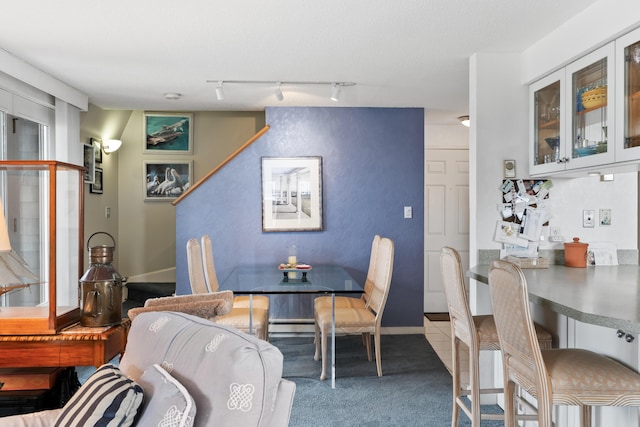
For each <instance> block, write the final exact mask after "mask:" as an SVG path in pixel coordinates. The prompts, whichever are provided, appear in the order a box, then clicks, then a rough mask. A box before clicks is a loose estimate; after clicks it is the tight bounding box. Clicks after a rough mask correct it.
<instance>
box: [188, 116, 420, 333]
mask: <svg viewBox="0 0 640 427" xmlns="http://www.w3.org/2000/svg"><path fill="white" fill-rule="evenodd" d="M266 123H267V124H268V125H269V126H270V129H269V131H268V132H267V133H266V134H265V135H263V136H262V137H261V138H260V139H258V140H257V141H256V142H254V143H253V144H252V145H251V146H249V147H248V148H247V149H246V150H244V151H243V152H242V153H240V154H239V155H238V156H237V157H236V158H235V159H233V160H232V161H231V162H229V163H228V164H227V165H226V166H224V167H223V168H222V169H220V170H219V171H218V172H217V173H216V174H215V175H213V176H212V177H211V178H210V179H209V180H207V181H206V182H204V183H203V184H202V185H201V186H200V187H199V188H198V189H197V190H196V191H194V192H193V193H191V194H190V195H189V196H187V197H186V198H185V199H183V200H182V201H181V202H180V203H179V204H178V205H177V207H176V208H177V212H176V234H177V236H176V248H177V249H176V252H177V253H176V276H177V284H176V291H177V293H178V294H189V293H191V290H190V287H189V277H188V272H187V259H186V250H185V247H186V242H187V240H189V239H190V238H192V237H200V236H201V235H202V234H204V233H208V234H210V235H211V237H212V239H213V246H214V253H215V263H216V270H217V274H218V278H219V279H220V281H222V280H223V279H224V278H225V277H226V276H227V275H228V274H229V272H230V271H231V269H233V267H234V266H235V265H237V264H252V263H256V264H273V265H274V268H276V266H277V265H278V264H279V263H281V262H285V261H286V259H287V256H288V248H289V246H290V245H291V244H292V243H295V244H296V246H297V247H298V260H299V261H301V262H306V263H310V264H322V263H337V264H341V265H343V266H345V267H346V268H347V269H348V270H349V272H350V273H351V274H352V275H353V276H354V278H355V279H356V280H358V281H359V282H360V283H361V284H363V283H364V278H365V277H366V272H367V268H368V263H369V255H370V249H371V241H372V239H373V236H374V235H375V234H380V235H382V236H385V237H390V238H391V239H393V240H394V242H395V263H394V271H393V279H392V283H391V290H390V293H389V299H388V301H387V306H386V309H385V312H384V316H383V322H382V323H383V326H422V325H423V301H424V298H423V294H424V289H423V287H424V278H423V275H424V219H423V218H424V167H423V165H424V110H423V109H422V108H317V107H271V108H267V110H266ZM263 156H271V157H273V156H276V157H297V156H321V157H322V172H323V174H322V175H323V177H322V186H323V225H324V230H323V231H307V232H268V233H264V232H262V204H261V187H260V182H261V178H260V168H261V157H263ZM199 172H202V171H199ZM404 206H412V207H413V218H412V219H404V218H403V213H404Z"/></svg>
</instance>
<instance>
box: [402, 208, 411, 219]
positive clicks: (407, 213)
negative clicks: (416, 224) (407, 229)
mask: <svg viewBox="0 0 640 427" xmlns="http://www.w3.org/2000/svg"><path fill="white" fill-rule="evenodd" d="M404 217H405V218H407V219H409V218H413V209H412V208H411V206H405V207H404Z"/></svg>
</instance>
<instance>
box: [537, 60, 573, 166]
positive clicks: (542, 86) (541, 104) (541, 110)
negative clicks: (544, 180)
mask: <svg viewBox="0 0 640 427" xmlns="http://www.w3.org/2000/svg"><path fill="white" fill-rule="evenodd" d="M563 88H564V70H560V71H559V72H555V73H553V74H551V75H549V76H547V77H546V78H543V79H542V80H540V81H538V82H536V83H534V84H532V85H531V87H530V89H529V108H530V126H529V128H530V132H531V134H530V138H531V141H530V144H531V146H530V148H532V149H533V152H531V153H530V159H529V172H530V173H532V174H538V173H549V172H553V171H558V170H563V169H564V165H563V159H564V156H565V154H564V151H565V148H564V144H563V141H562V139H563V137H564V135H563V132H562V129H563V128H562V126H561V125H562V124H563V123H564V120H563V116H562V113H563V111H562V110H563V105H564V93H563V90H564V89H563Z"/></svg>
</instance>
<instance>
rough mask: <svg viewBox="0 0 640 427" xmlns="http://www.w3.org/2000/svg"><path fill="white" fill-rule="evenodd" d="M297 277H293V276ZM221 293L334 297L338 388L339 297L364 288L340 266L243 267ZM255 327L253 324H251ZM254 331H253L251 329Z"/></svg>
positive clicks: (333, 377)
mask: <svg viewBox="0 0 640 427" xmlns="http://www.w3.org/2000/svg"><path fill="white" fill-rule="evenodd" d="M292 273H293V274H292ZM220 289H221V290H231V291H233V293H234V294H236V295H249V296H250V299H249V300H250V304H252V298H251V296H253V295H274V294H325V295H331V307H332V316H331V388H335V381H336V365H335V359H336V357H335V351H336V350H335V348H336V331H335V296H336V295H338V294H352V295H353V294H356V295H357V294H362V293H363V292H364V289H363V288H362V286H361V285H360V284H359V283H358V282H357V281H356V280H355V279H354V278H353V277H352V276H351V275H350V274H349V272H347V270H345V268H344V267H342V266H339V265H314V266H312V267H311V268H308V269H279V268H278V266H274V265H240V266H237V267H235V268H234V269H233V270H232V271H231V273H230V274H229V276H227V278H226V279H224V281H223V282H222V283H220ZM250 323H251V322H250ZM250 329H251V327H250Z"/></svg>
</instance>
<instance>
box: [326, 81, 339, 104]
mask: <svg viewBox="0 0 640 427" xmlns="http://www.w3.org/2000/svg"><path fill="white" fill-rule="evenodd" d="M339 98H340V86H338V84H337V83H334V84H332V85H331V98H329V99H331V100H332V101H335V102H338V99H339Z"/></svg>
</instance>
